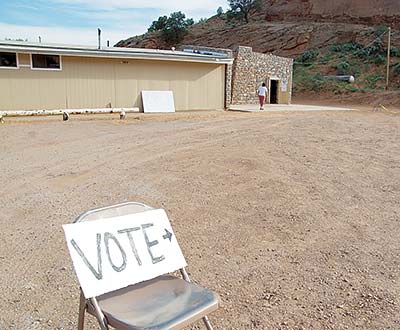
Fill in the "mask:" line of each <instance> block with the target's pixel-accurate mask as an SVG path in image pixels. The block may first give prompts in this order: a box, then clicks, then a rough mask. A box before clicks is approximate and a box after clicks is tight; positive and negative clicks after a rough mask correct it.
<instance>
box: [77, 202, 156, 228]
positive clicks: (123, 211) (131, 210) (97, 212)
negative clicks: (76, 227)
mask: <svg viewBox="0 0 400 330" xmlns="http://www.w3.org/2000/svg"><path fill="white" fill-rule="evenodd" d="M148 210H154V208H153V207H151V206H148V205H146V204H143V203H137V202H126V203H121V204H117V205H112V206H106V207H100V208H96V209H92V210H89V211H87V212H85V213H82V214H81V215H80V216H79V217H77V218H76V220H75V221H74V223H78V222H84V221H93V220H100V219H107V218H114V217H120V216H124V215H128V214H135V213H140V212H145V211H148Z"/></svg>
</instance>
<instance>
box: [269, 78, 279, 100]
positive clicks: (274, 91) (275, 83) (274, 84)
mask: <svg viewBox="0 0 400 330" xmlns="http://www.w3.org/2000/svg"><path fill="white" fill-rule="evenodd" d="M278 87H279V80H274V79H271V88H270V93H269V95H270V96H269V103H270V104H278Z"/></svg>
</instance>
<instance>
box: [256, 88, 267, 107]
mask: <svg viewBox="0 0 400 330" xmlns="http://www.w3.org/2000/svg"><path fill="white" fill-rule="evenodd" d="M267 93H268V89H267V86H266V85H265V83H262V85H261V86H260V88H259V89H258V99H259V101H260V110H264V103H265V98H266V97H267Z"/></svg>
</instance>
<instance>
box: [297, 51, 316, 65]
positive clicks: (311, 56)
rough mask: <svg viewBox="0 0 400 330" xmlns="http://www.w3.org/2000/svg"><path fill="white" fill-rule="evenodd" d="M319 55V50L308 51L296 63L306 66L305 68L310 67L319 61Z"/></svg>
mask: <svg viewBox="0 0 400 330" xmlns="http://www.w3.org/2000/svg"><path fill="white" fill-rule="evenodd" d="M318 55H319V50H318V49H309V50H306V51H305V52H304V53H303V54H301V55H300V56H299V57H298V58H297V59H296V62H298V63H301V64H304V65H305V66H309V65H311V64H312V63H314V61H315V60H316V59H317V57H318Z"/></svg>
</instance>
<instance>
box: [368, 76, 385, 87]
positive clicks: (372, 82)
mask: <svg viewBox="0 0 400 330" xmlns="http://www.w3.org/2000/svg"><path fill="white" fill-rule="evenodd" d="M384 80H385V76H383V75H381V74H369V75H366V76H365V82H366V84H367V87H368V88H370V89H376V88H377V84H378V82H379V81H384Z"/></svg>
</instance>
